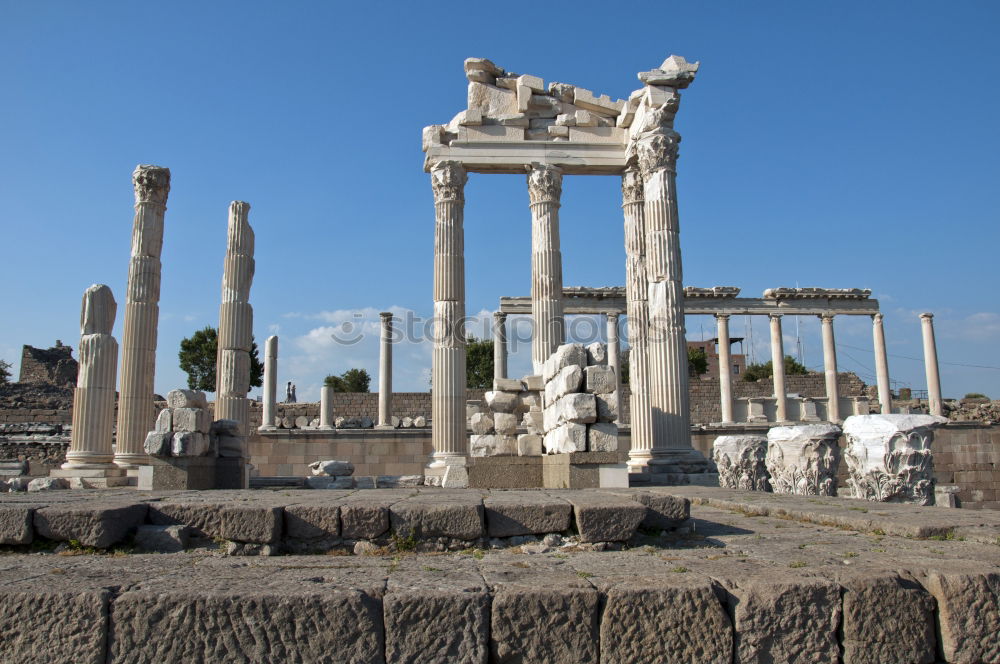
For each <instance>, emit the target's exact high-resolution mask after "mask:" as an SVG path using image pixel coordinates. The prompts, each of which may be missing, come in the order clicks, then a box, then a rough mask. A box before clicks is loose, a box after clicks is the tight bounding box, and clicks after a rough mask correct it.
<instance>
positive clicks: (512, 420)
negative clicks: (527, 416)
mask: <svg viewBox="0 0 1000 664" xmlns="http://www.w3.org/2000/svg"><path fill="white" fill-rule="evenodd" d="M517 420H518V417H517V415H515V414H514V413H494V415H493V423H494V424H493V428H494V430H496V432H497V433H499V434H502V435H505V436H511V435H514V434H516V433H517Z"/></svg>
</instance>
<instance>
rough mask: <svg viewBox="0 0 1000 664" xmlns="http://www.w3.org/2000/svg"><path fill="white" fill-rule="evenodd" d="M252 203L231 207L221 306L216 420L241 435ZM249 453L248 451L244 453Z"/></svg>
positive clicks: (246, 418)
mask: <svg viewBox="0 0 1000 664" xmlns="http://www.w3.org/2000/svg"><path fill="white" fill-rule="evenodd" d="M249 214H250V204H249V203H245V202H243V201H233V202H232V203H230V204H229V224H228V240H227V242H226V257H225V260H224V263H223V272H222V303H221V304H220V305H219V353H218V360H217V366H216V378H215V381H216V399H215V419H216V420H234V421H236V422H238V423H239V435H240V436H247V435H249V430H250V400H249V399H247V393H248V392H249V391H250V351H251V348H252V346H253V307H251V306H250V286H251V284H252V283H253V275H254V268H255V265H254V258H253V254H254V233H253V229H252V228H250V223H249V221H248V220H247V216H248V215H249ZM244 454H245V451H244Z"/></svg>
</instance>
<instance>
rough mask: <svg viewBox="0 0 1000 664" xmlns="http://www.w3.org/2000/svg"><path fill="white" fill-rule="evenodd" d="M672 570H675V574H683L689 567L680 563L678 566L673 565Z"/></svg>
mask: <svg viewBox="0 0 1000 664" xmlns="http://www.w3.org/2000/svg"><path fill="white" fill-rule="evenodd" d="M670 571H671V572H674V573H675V574H683V573H684V572H687V571H688V568H687V567H681V566H679V565H678V566H677V567H672V568H671V569H670Z"/></svg>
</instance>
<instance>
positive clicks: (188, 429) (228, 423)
mask: <svg viewBox="0 0 1000 664" xmlns="http://www.w3.org/2000/svg"><path fill="white" fill-rule="evenodd" d="M143 448H144V449H145V450H146V454H149V455H151V456H157V457H168V456H174V457H197V456H242V454H243V439H242V438H241V436H240V434H239V423H237V422H236V421H235V420H216V421H215V422H213V421H212V412H211V411H210V410H209V408H208V401H207V399H206V398H205V393H204V392H198V391H196V390H172V391H171V392H170V393H169V394H167V407H166V408H164V409H163V410H161V411H160V414H159V416H158V417H157V418H156V425H155V428H154V429H153V431H150V432H149V434H147V436H146V441H145V443H144V444H143Z"/></svg>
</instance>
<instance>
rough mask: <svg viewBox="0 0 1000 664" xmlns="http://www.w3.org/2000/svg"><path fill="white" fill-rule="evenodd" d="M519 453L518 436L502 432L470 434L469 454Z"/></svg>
mask: <svg viewBox="0 0 1000 664" xmlns="http://www.w3.org/2000/svg"><path fill="white" fill-rule="evenodd" d="M516 454H517V438H516V437H514V436H503V435H500V434H484V435H478V434H473V435H471V436H469V455H470V456H474V457H488V456H513V455H516Z"/></svg>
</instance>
